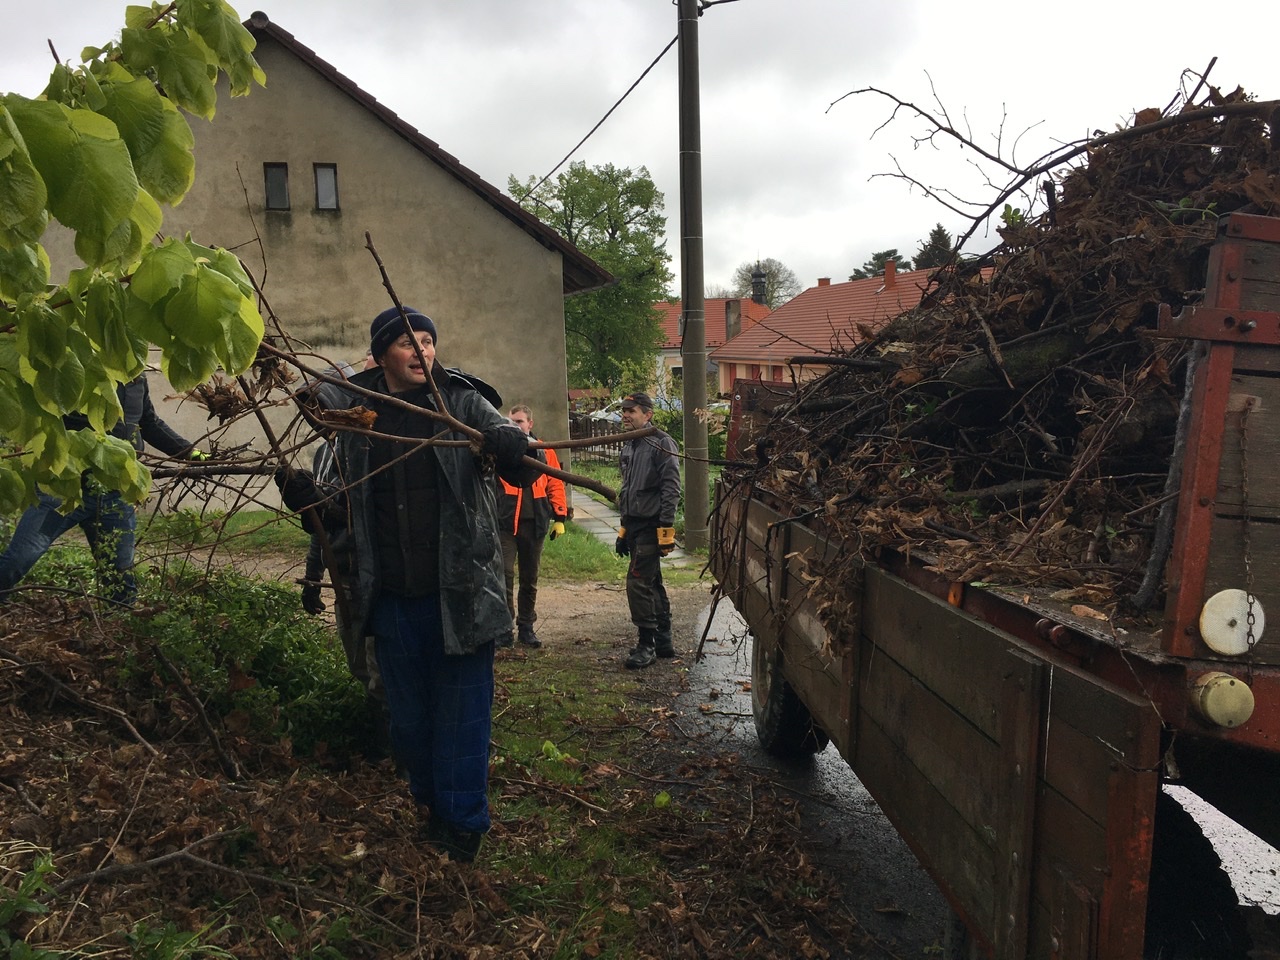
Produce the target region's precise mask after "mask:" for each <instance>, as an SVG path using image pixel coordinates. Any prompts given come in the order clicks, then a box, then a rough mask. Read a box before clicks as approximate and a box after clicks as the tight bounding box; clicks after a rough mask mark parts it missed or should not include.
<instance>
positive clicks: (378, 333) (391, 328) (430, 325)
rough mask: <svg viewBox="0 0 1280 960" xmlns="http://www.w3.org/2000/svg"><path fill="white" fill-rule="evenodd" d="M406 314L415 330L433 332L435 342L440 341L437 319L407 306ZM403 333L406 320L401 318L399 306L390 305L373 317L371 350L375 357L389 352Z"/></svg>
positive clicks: (370, 328)
mask: <svg viewBox="0 0 1280 960" xmlns="http://www.w3.org/2000/svg"><path fill="white" fill-rule="evenodd" d="M404 315H405V316H406V317H408V318H409V326H411V327H413V329H414V330H419V331H421V330H425V331H427V333H429V334H431V340H432V342H433V343H439V342H440V337H439V336H438V335H437V334H436V325H435V321H433V320H432V319H431V318H430V317H428V316H427V315H426V314H425V313H419V312H418V311H417V310H415V309H414V308H413V307H405V308H404ZM403 333H404V321H403V320H401V319H400V310H399V308H397V307H388V308H387V309H386V310H383V311H382V312H381V313H380V314H378V315H377V316H376V317H374V318H373V323H371V324H369V352H370V353H371V354H373V356H374V359H377V358H379V357H381V356H382V355H383V354H384V353H386V352H387V347H389V346H391V344H393V343H395V342H396V340H398V339H399V338H400V336H401V335H402V334H403Z"/></svg>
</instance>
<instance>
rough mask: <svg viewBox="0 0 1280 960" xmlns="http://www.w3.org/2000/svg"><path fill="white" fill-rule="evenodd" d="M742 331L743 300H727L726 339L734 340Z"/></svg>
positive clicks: (725, 307)
mask: <svg viewBox="0 0 1280 960" xmlns="http://www.w3.org/2000/svg"><path fill="white" fill-rule="evenodd" d="M741 332H742V301H741V300H726V301H725V302H724V339H725V341H726V342H727V341H729V340H732V339H733V338H734V337H736V336H737V335H738V334H739V333H741Z"/></svg>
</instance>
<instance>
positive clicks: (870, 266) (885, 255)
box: [849, 247, 911, 280]
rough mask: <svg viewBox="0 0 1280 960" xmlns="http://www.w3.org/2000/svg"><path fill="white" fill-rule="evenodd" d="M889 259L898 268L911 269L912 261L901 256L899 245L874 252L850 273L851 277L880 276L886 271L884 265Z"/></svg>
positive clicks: (851, 278)
mask: <svg viewBox="0 0 1280 960" xmlns="http://www.w3.org/2000/svg"><path fill="white" fill-rule="evenodd" d="M889 260H892V261H893V262H894V264H895V265H896V269H898V270H910V269H911V261H910V260H908V259H907V258H906V257H903V256H900V255H899V254H898V248H897V247H890V248H889V249H888V250H881V251H879V252H878V253H873V254H872V255H871V259H870V260H868V261H867V262H866V263H864V264H863V265H862V266H860V267H858V268H857V269H856V270H854V271H853V273H851V274H849V279H850V280H870V279H871V278H872V277H878V276H880V275H881V274H883V273H884V265H885V263H886V262H887V261H889Z"/></svg>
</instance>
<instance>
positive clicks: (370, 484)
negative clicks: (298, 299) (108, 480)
mask: <svg viewBox="0 0 1280 960" xmlns="http://www.w3.org/2000/svg"><path fill="white" fill-rule="evenodd" d="M436 343H437V333H436V325H435V321H433V320H432V319H431V318H430V317H428V316H426V315H425V314H423V313H420V312H419V311H417V310H414V309H412V308H411V307H406V308H405V310H404V313H403V314H402V313H401V311H400V310H399V309H397V308H394V307H393V308H390V309H388V310H384V311H383V312H382V313H380V314H378V316H376V317H375V318H374V319H373V322H372V323H371V324H370V326H369V349H370V355H371V356H372V357H373V358H374V360H375V361H376V366H374V367H373V368H371V369H369V370H364V371H362V372H360V373H357V374H355V375H354V376H352V377H351V378H350V379H349V384H350V385H351V386H353V387H356V388H361V389H363V390H364V391H367V393H360V392H358V391H357V390H351V389H347V388H344V387H342V386H338V385H336V384H325V385H323V386H321V387H320V388H319V389H317V391H316V399H317V402H318V403H319V404H320V406H322V407H324V408H326V409H329V410H344V409H350V408H354V407H357V406H358V407H363V408H364V409H366V410H369V411H372V412H373V413H376V415H377V419H376V422H375V424H374V428H373V430H365V431H360V432H356V431H341V430H340V431H339V433H338V436H337V440H336V441H335V449H334V453H335V457H336V460H337V464H338V475H339V476H340V477H342V478H343V479H344V481H345V482H346V484H347V496H348V498H349V502H350V505H351V521H352V532H353V534H354V542H355V553H354V556H355V567H356V569H355V573H354V582H355V586H354V589H353V592H352V596H353V598H354V603H353V605H352V606H353V609H352V610H351V611H350V616H351V622H352V627H353V628H354V629H355V630H356V631H357V632H356V635H357V636H364V635H366V634H372V635H373V637H374V647H375V650H376V652H377V658H378V672H379V674H380V675H381V677H382V686H383V690H384V691H385V694H386V702H387V710H388V713H389V717H390V721H391V748H392V752H393V753H394V755H395V758H396V760H397V761H398V762H399V763H401V764H402V765H403V766H404V769H405V772H406V774H407V775H408V779H409V792H410V794H412V796H413V799H414V801H415V802H416V803H417V804H418V808H419V815H420V816H421V817H422V819H423V820H425V821H426V824H425V832H426V840H427V842H428V843H430V844H431V845H432V846H434V847H435V848H436V849H437V850H439V851H440V852H441V853H443V854H445V855H447V856H448V857H449V858H450V859H453V860H462V861H471V860H474V859H475V857H476V854H477V852H478V851H479V849H480V844H481V840H482V838H483V836H484V834H485V832H486V831H488V829H489V826H490V818H489V801H488V776H489V741H490V732H491V725H492V706H493V651H494V644H495V642H496V641H498V640H501V639H502V638H504V637H509V636H510V635H511V613H510V611H509V610H508V608H507V591H506V584H505V582H504V579H503V574H502V547H501V544H500V543H499V539H498V518H497V508H496V503H495V483H494V481H493V478H492V476H491V475H490V473H489V469H490V466H491V465H493V466H496V468H497V469H498V470H501V471H510V473H509V474H508V475H510V476H512V477H514V478H515V482H518V483H521V484H523V483H525V482H526V479H525V478H524V477H523V476H522V475H521V474H520V467H521V463H522V458H523V457H524V455H525V452H526V451H527V450H528V447H529V439H528V437H526V436H525V435H524V433H523V431H521V430H520V429H519V428H518V427H516V426H513V425H512V424H511V423H510V422H509V421H508V420H507V418H506V417H504V416H502V415H501V414H500V413H498V411H497V409H495V403H496V404H501V402H502V401H501V398H500V397H498V396H497V394H496V393H494V392H493V390H492V388H490V387H489V386H488V385H486V384H483V383H481V382H480V381H478V380H476V379H475V378H474V377H469V376H467V375H466V374H463V373H462V372H461V371H458V370H451V369H445V368H444V367H442V366H441V365H440V363H439V362H438V361H437V360H436ZM442 405H443V409H442ZM422 410H428V411H432V412H434V413H437V414H443V413H445V412H447V413H448V414H449V415H451V416H452V417H453V418H455V419H456V420H457V421H459V422H461V423H463V424H466V425H467V426H469V427H471V428H472V429H473V430H475V431H477V432H478V433H480V434H481V436H482V437H483V441H482V442H480V443H477V444H476V445H475V448H473V447H472V445H470V444H467V443H463V444H458V443H457V441H459V440H464V439H466V438H465V437H464V436H463V435H462V434H461V433H455V432H453V431H452V430H451V429H450V428H449V427H448V426H446V425H445V423H443V422H441V420H439V419H437V418H433V417H428V416H425V415H424V414H423V413H422V412H421V411H422ZM433 439H434V440H443V441H446V442H452V445H449V444H448V443H446V444H441V445H436V444H425V443H423V441H428V440H433ZM284 493H285V503H286V504H288V505H289V506H290V507H291V508H293V509H297V507H298V506H299V505H300V504H295V503H291V502H290V500H289V497H288V489H287V487H286V488H285V490H284Z"/></svg>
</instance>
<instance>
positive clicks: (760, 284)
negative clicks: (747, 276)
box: [751, 262, 766, 303]
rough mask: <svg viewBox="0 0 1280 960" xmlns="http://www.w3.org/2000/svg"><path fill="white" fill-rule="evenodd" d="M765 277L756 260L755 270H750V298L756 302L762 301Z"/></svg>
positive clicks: (763, 298)
mask: <svg viewBox="0 0 1280 960" xmlns="http://www.w3.org/2000/svg"><path fill="white" fill-rule="evenodd" d="M765 279H766V276H765V272H764V269H763V268H762V267H761V266H760V264H759V263H758V262H757V263H756V268H755V270H753V271H752V272H751V299H752V300H753V301H755V302H756V303H764V300H765Z"/></svg>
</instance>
